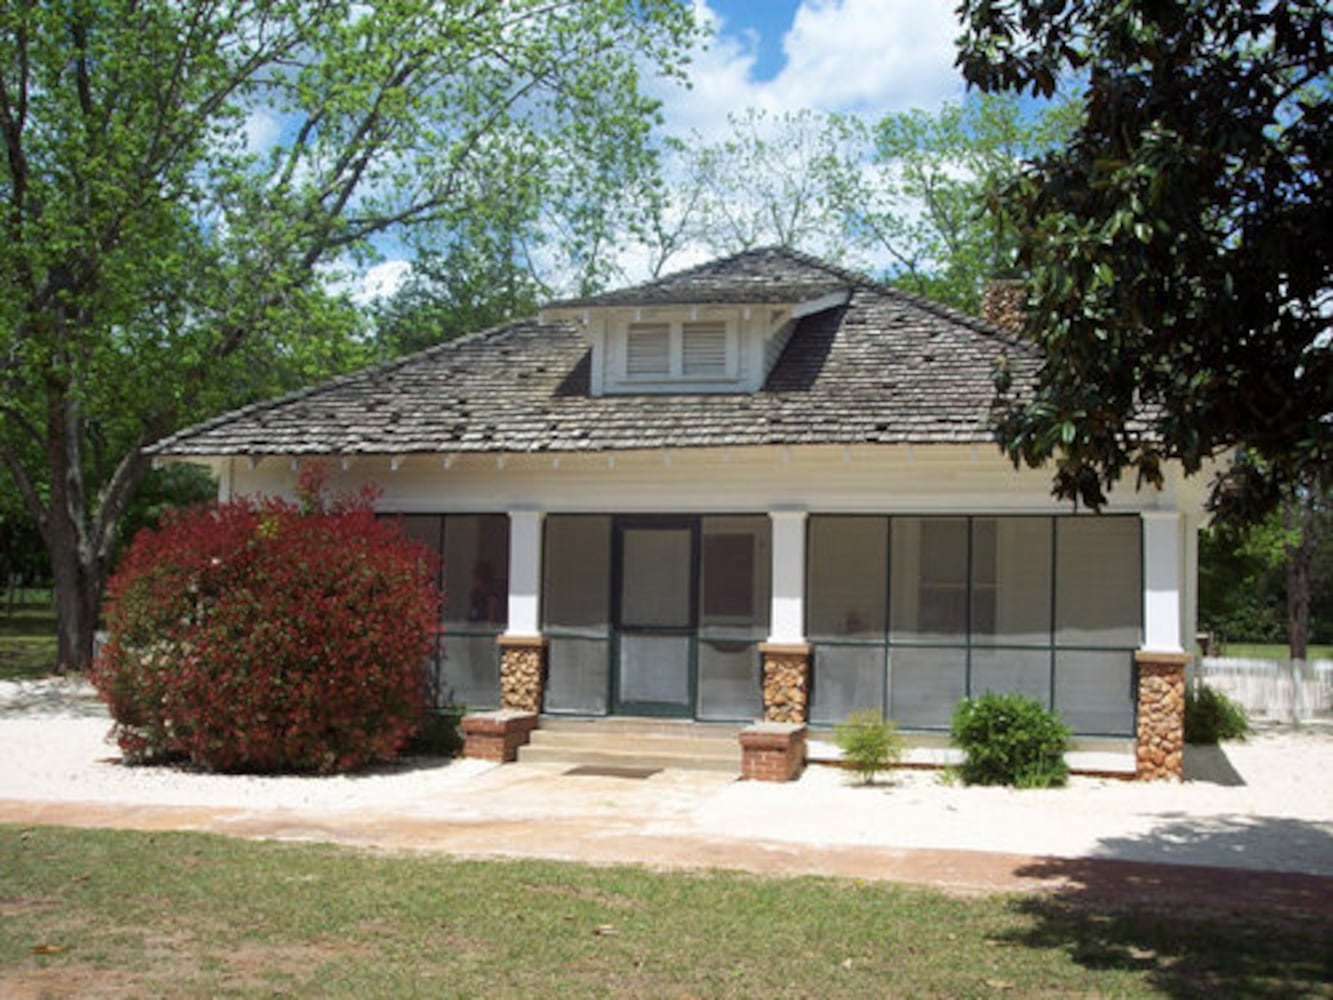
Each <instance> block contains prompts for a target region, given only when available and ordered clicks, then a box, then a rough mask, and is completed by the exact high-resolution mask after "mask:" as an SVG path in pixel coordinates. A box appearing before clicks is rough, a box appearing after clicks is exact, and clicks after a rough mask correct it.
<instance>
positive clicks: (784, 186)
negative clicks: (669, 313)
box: [645, 108, 855, 273]
mask: <svg viewBox="0 0 1333 1000" xmlns="http://www.w3.org/2000/svg"><path fill="white" fill-rule="evenodd" d="M727 123H728V125H730V127H731V134H730V135H728V136H726V137H725V138H723V139H721V140H719V141H717V142H709V141H707V139H706V138H705V137H704V136H702V135H700V134H699V133H698V132H695V133H694V134H693V135H691V136H690V137H688V138H687V139H676V140H674V141H672V142H671V143H669V145H668V155H669V162H670V163H671V165H672V169H671V171H670V172H671V174H672V177H673V181H674V183H673V190H674V192H675V196H674V197H672V196H671V195H670V194H668V193H666V192H665V190H663V189H657V190H656V191H653V192H650V196H651V195H656V197H657V202H656V205H655V208H656V211H655V212H650V213H648V217H649V219H650V221H651V223H652V224H653V229H652V232H651V233H649V234H645V235H647V236H648V237H649V241H650V244H651V245H653V246H654V248H655V249H656V251H657V257H656V258H655V260H654V265H653V271H654V273H657V272H659V271H660V270H661V269H662V267H663V265H664V264H665V263H666V261H667V259H668V258H669V257H670V256H671V254H672V253H674V252H677V251H679V250H680V249H683V248H684V246H685V245H686V244H687V243H690V242H695V243H699V244H702V245H704V246H706V247H707V248H708V249H709V250H710V251H712V252H713V253H715V254H732V253H739V252H740V251H742V250H749V249H751V248H753V247H757V246H764V245H774V246H782V247H788V248H792V249H803V250H808V251H818V252H820V253H822V254H824V255H825V256H829V257H833V258H837V257H840V256H842V255H843V254H844V253H845V250H846V242H845V240H844V239H843V238H842V234H841V226H840V225H839V220H838V218H837V215H836V214H835V212H834V211H833V208H832V205H831V203H830V201H829V199H828V178H829V176H830V169H831V164H832V162H833V161H834V160H836V159H837V158H838V157H840V156H845V155H849V152H848V151H847V150H845V149H844V148H842V147H843V143H842V136H841V135H840V134H839V133H838V131H837V130H836V129H834V128H832V127H830V122H829V119H828V118H827V117H825V116H823V115H820V114H819V113H818V112H814V111H798V112H784V113H782V114H776V115H770V114H768V113H767V112H765V111H762V110H759V109H756V108H747V109H746V110H745V111H744V112H742V113H737V114H730V115H728V116H727ZM850 155H855V153H854V151H852V152H851V154H850ZM682 237H684V238H682Z"/></svg>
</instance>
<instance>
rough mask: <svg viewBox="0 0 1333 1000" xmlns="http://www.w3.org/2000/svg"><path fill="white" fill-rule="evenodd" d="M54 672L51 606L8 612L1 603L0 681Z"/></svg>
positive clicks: (18, 607)
mask: <svg viewBox="0 0 1333 1000" xmlns="http://www.w3.org/2000/svg"><path fill="white" fill-rule="evenodd" d="M2 596H3V595H0V597H2ZM55 668H56V616H55V612H54V611H53V610H52V609H51V605H50V604H49V603H47V602H42V603H40V604H16V605H14V608H13V610H12V612H11V610H10V609H9V607H8V605H6V604H4V603H0V680H5V681H12V680H24V679H27V678H30V677H43V676H45V675H46V674H49V673H51V672H52V671H53V670H55Z"/></svg>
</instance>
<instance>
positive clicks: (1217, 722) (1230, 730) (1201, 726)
mask: <svg viewBox="0 0 1333 1000" xmlns="http://www.w3.org/2000/svg"><path fill="white" fill-rule="evenodd" d="M1249 732H1250V719H1249V717H1248V716H1247V715H1246V714H1245V709H1244V708H1243V707H1242V706H1241V705H1239V704H1237V703H1236V702H1234V701H1232V700H1231V699H1230V698H1228V697H1227V696H1226V695H1224V694H1223V693H1222V692H1221V691H1218V690H1217V689H1216V688H1211V687H1209V686H1208V685H1207V684H1199V685H1197V686H1195V685H1190V687H1189V688H1187V689H1186V691H1185V742H1186V743H1217V742H1218V741H1220V740H1243V739H1245V737H1246V736H1247V735H1249Z"/></svg>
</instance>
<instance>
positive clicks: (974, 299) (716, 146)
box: [638, 95, 1078, 312]
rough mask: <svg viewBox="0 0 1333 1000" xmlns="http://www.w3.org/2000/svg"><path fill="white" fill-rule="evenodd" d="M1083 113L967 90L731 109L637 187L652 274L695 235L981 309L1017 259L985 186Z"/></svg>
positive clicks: (714, 244) (699, 240)
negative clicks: (725, 125)
mask: <svg viewBox="0 0 1333 1000" xmlns="http://www.w3.org/2000/svg"><path fill="white" fill-rule="evenodd" d="M1077 113H1078V107H1077V105H1076V104H1075V103H1073V102H1058V103H1056V104H1054V105H1052V106H1051V107H1049V108H1047V109H1044V110H1043V111H1041V112H1039V113H1035V114H1033V113H1027V112H1025V110H1024V109H1023V108H1022V106H1021V105H1020V104H1019V102H1018V100H1017V99H1015V98H1012V97H1008V96H989V95H983V96H976V95H973V96H971V97H969V98H968V99H967V100H966V101H964V102H963V103H961V104H946V105H945V106H944V107H943V108H942V109H941V110H940V111H939V112H937V113H927V112H925V111H921V110H914V111H907V112H894V113H890V114H887V115H884V116H883V117H882V118H880V119H878V120H877V121H872V120H868V119H866V118H864V117H862V116H859V115H852V114H847V115H822V114H819V113H817V112H813V111H801V112H797V113H787V114H780V115H770V114H767V113H765V112H763V111H759V110H756V109H753V108H751V109H749V110H747V111H745V112H744V113H741V114H734V115H731V116H730V117H729V119H728V121H729V123H730V125H731V129H732V131H731V133H730V134H729V135H728V136H726V137H725V138H723V139H721V140H719V141H717V142H712V143H710V142H707V141H706V140H705V139H704V137H703V136H701V135H699V134H697V133H696V134H694V135H693V136H691V137H690V138H689V139H679V138H676V139H671V140H669V141H668V143H667V146H666V149H665V151H664V155H665V159H666V162H667V163H668V165H669V170H668V173H669V174H670V175H671V177H672V178H673V182H672V183H671V186H670V187H669V188H668V187H665V186H662V187H655V188H649V189H647V190H646V191H644V192H642V193H641V198H642V200H643V202H644V204H645V208H644V210H643V211H642V212H641V213H640V214H639V216H638V217H639V218H640V219H641V220H642V222H641V223H640V225H641V230H640V232H639V236H640V238H641V240H642V241H643V242H644V244H645V245H646V246H647V247H648V248H649V250H650V253H651V254H652V258H651V262H650V270H651V272H652V273H653V275H654V276H656V275H657V274H658V273H660V271H661V270H662V268H663V267H664V265H665V264H666V263H667V262H668V261H669V260H670V258H671V257H672V256H674V255H676V254H678V253H680V252H681V251H682V250H684V249H685V248H686V247H688V246H690V245H692V244H701V245H704V246H706V247H708V249H710V250H711V251H713V252H714V253H719V254H727V253H735V252H737V251H740V250H745V249H749V248H751V247H754V246H758V245H761V244H776V245H778V246H785V247H792V248H794V249H800V250H807V251H810V252H812V253H817V254H820V255H821V256H824V257H831V258H833V259H846V260H848V261H850V262H854V263H856V264H859V265H861V266H866V267H869V268H871V269H878V270H882V271H883V273H884V275H885V278H886V279H887V280H888V281H890V282H891V283H893V284H895V285H897V286H899V287H901V288H903V289H905V290H907V291H911V292H916V293H918V294H922V295H927V296H929V297H931V298H934V299H936V300H938V301H941V302H945V303H948V304H950V305H953V306H957V307H958V308H960V309H964V310H966V311H969V312H976V311H977V309H978V306H979V303H980V298H981V292H982V289H983V288H984V286H985V284H986V282H987V281H988V280H989V279H991V278H994V277H997V276H1002V275H1004V274H1006V273H1008V272H1009V271H1011V270H1012V268H1013V264H1014V252H1015V244H1016V239H1015V236H1014V234H1013V232H1012V228H1011V227H1010V226H1009V224H1008V223H1007V222H1006V220H1005V219H1004V217H1003V215H1002V214H1001V213H1000V212H999V211H998V208H997V206H996V205H995V204H994V203H993V199H992V197H991V195H992V193H993V192H994V191H995V190H996V189H997V188H998V187H999V186H1000V185H1001V184H1002V183H1003V182H1004V181H1006V180H1008V179H1010V178H1012V177H1013V176H1014V175H1015V174H1016V173H1017V170H1018V167H1019V164H1020V163H1021V160H1022V158H1023V157H1024V156H1030V155H1034V154H1035V153H1036V152H1039V151H1041V150H1045V149H1048V148H1050V147H1051V146H1052V145H1054V144H1055V143H1056V142H1057V140H1059V139H1060V138H1061V137H1063V136H1065V135H1067V134H1068V133H1069V132H1070V131H1071V130H1072V122H1073V120H1074V118H1075V116H1076V115H1077Z"/></svg>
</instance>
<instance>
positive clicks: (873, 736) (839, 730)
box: [834, 709, 903, 784]
mask: <svg viewBox="0 0 1333 1000" xmlns="http://www.w3.org/2000/svg"><path fill="white" fill-rule="evenodd" d="M834 739H835V740H836V741H837V744H838V748H839V749H840V750H842V755H843V759H844V760H846V761H847V763H848V764H850V765H851V766H852V770H854V771H855V772H856V773H857V774H859V775H860V776H861V781H862V782H864V783H865V784H870V782H872V781H874V780H875V775H877V774H879V773H881V772H883V771H887V770H888V769H889V768H890V767H892V766H893V765H894V764H896V763H898V761H899V760H900V759H901V757H902V754H903V739H902V737H901V736H900V735H899V734H898V729H897V727H896V726H895V725H894V724H893V722H892V721H890V720H888V719H885V718H884V717H883V716H882V715H881V714H880V713H879V712H876V711H874V710H872V709H867V710H864V711H859V712H853V713H851V714H850V715H849V716H847V721H846V722H843V723H841V724H839V725H838V726H836V727H835V728H834Z"/></svg>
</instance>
